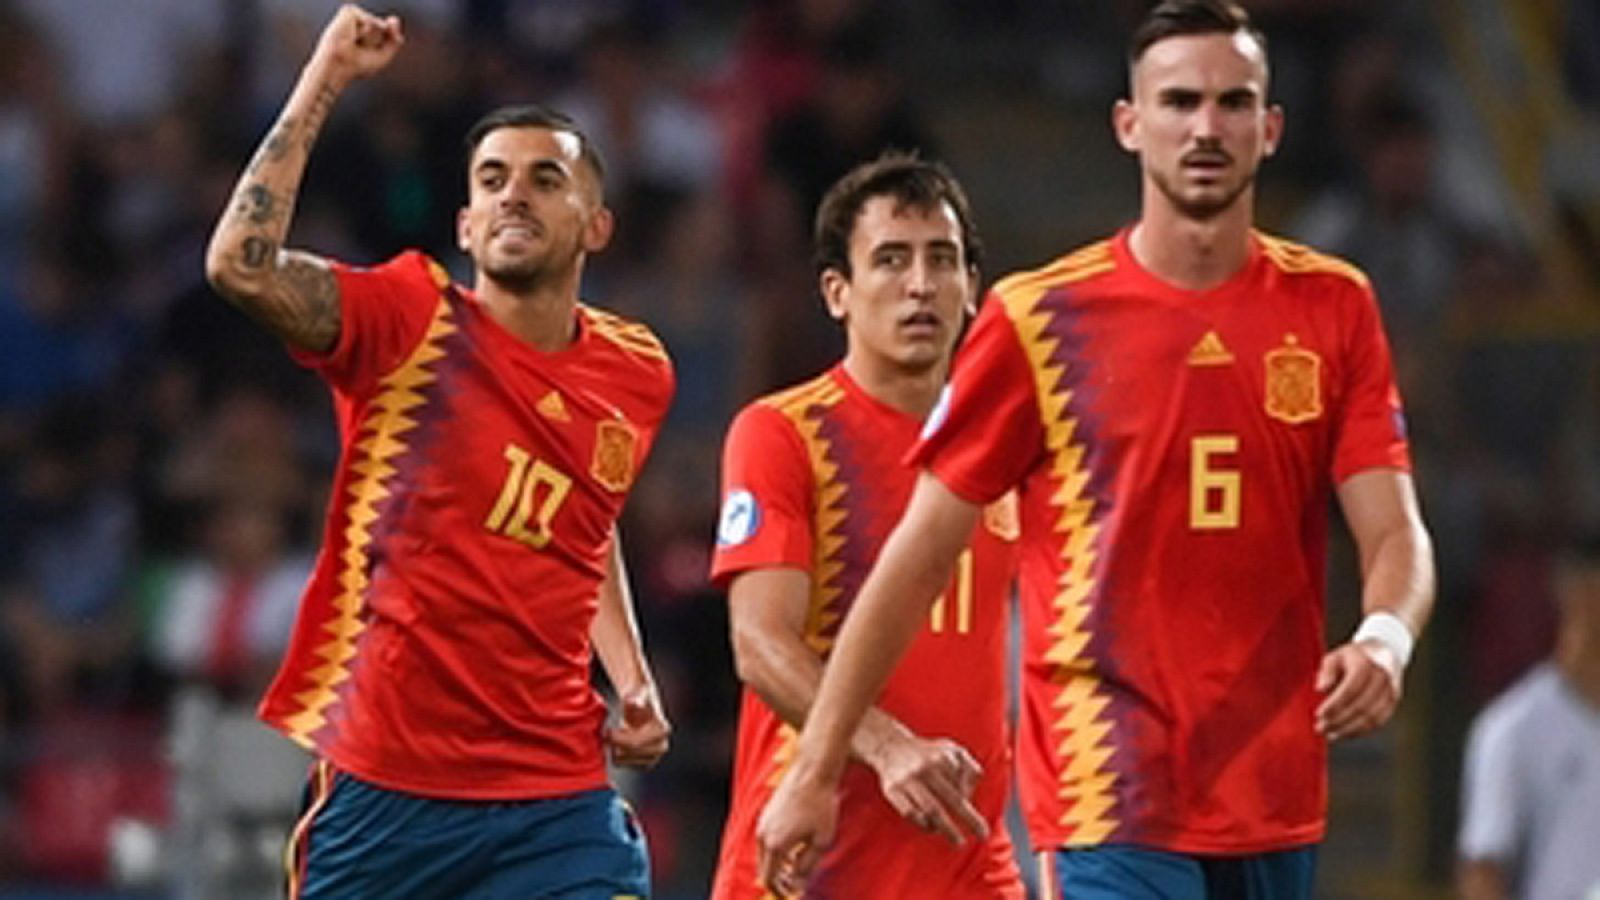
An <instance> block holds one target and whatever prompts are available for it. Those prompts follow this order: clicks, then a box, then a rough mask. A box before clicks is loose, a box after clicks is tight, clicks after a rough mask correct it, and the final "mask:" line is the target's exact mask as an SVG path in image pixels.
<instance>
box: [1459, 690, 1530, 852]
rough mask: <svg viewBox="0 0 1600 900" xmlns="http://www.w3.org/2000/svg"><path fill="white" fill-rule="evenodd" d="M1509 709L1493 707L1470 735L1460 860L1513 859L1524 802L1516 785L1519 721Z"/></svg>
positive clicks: (1463, 781) (1462, 814) (1464, 784)
mask: <svg viewBox="0 0 1600 900" xmlns="http://www.w3.org/2000/svg"><path fill="white" fill-rule="evenodd" d="M1507 712H1508V710H1506V709H1505V708H1504V707H1502V706H1499V705H1494V706H1490V707H1489V708H1488V709H1487V710H1486V711H1485V712H1484V713H1483V715H1481V716H1479V717H1478V721H1477V722H1476V723H1474V724H1473V726H1472V731H1471V733H1470V734H1469V735H1468V737H1467V751H1466V760H1465V764H1464V765H1463V767H1462V790H1461V832H1460V834H1459V836H1458V841H1457V843H1458V846H1457V852H1458V854H1459V855H1460V857H1461V858H1462V859H1475V860H1494V861H1499V862H1511V861H1512V858H1513V857H1514V856H1515V854H1516V848H1517V834H1518V831H1519V828H1520V824H1519V819H1520V817H1521V815H1522V813H1521V809H1522V806H1523V803H1522V800H1521V796H1520V791H1518V789H1517V780H1518V767H1517V759H1516V756H1517V754H1516V739H1517V724H1516V721H1515V719H1514V718H1513V717H1511V716H1510V715H1507Z"/></svg>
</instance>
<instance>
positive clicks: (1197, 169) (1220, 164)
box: [1179, 153, 1233, 177]
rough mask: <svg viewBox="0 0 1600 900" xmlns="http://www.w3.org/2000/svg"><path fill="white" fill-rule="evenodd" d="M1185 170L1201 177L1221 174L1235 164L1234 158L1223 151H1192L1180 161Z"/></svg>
mask: <svg viewBox="0 0 1600 900" xmlns="http://www.w3.org/2000/svg"><path fill="white" fill-rule="evenodd" d="M1179 165H1180V166H1182V167H1183V170H1184V171H1185V172H1189V173H1191V174H1194V175H1198V176H1201V177H1209V176H1213V175H1220V174H1222V173H1223V172H1226V171H1227V170H1228V167H1229V166H1231V165H1233V160H1232V158H1230V157H1229V156H1227V155H1226V154H1222V153H1191V154H1189V155H1188V156H1185V157H1184V158H1183V159H1182V160H1180V161H1179Z"/></svg>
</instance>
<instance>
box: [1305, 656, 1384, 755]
mask: <svg viewBox="0 0 1600 900" xmlns="http://www.w3.org/2000/svg"><path fill="white" fill-rule="evenodd" d="M1401 683H1402V682H1401V671H1400V660H1398V659H1397V658H1395V655H1394V651H1393V650H1390V649H1389V648H1388V646H1386V645H1385V644H1384V643H1383V642H1382V641H1376V640H1366V641H1361V642H1359V643H1349V644H1343V645H1341V646H1338V647H1335V648H1333V649H1332V650H1330V651H1328V653H1327V655H1326V656H1324V657H1322V668H1321V670H1320V671H1318V672H1317V691H1318V692H1319V693H1322V694H1325V695H1326V696H1324V697H1323V698H1322V703H1321V704H1319V705H1318V706H1317V721H1316V726H1317V733H1318V734H1321V735H1323V736H1325V737H1327V739H1328V740H1330V741H1337V740H1342V739H1344V738H1351V737H1360V736H1361V735H1363V734H1367V733H1368V732H1371V731H1373V730H1375V729H1377V728H1379V727H1381V726H1382V725H1383V724H1384V723H1385V722H1387V721H1389V718H1390V717H1391V716H1393V715H1394V709H1395V707H1396V706H1397V705H1398V704H1399V703H1400V689H1401Z"/></svg>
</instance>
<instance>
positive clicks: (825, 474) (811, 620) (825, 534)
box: [771, 375, 847, 654]
mask: <svg viewBox="0 0 1600 900" xmlns="http://www.w3.org/2000/svg"><path fill="white" fill-rule="evenodd" d="M842 399H844V389H843V388H841V387H839V386H838V385H837V384H835V383H834V381H833V379H832V378H831V377H829V376H827V375H824V376H822V377H821V378H817V379H813V380H812V381H810V382H809V383H807V384H803V385H801V386H799V387H797V388H794V389H792V390H790V391H786V392H784V393H782V394H779V395H777V396H775V397H773V398H772V400H771V402H772V405H773V406H775V407H777V408H778V410H779V411H780V412H782V413H783V414H784V415H786V416H788V417H789V421H791V422H793V423H794V426H795V429H796V430H797V431H799V432H800V439H801V441H802V442H803V443H804V444H805V447H806V451H807V452H808V453H810V455H811V473H812V478H813V481H814V483H815V484H816V485H817V486H818V487H819V488H820V490H819V491H818V492H817V508H816V511H815V513H814V514H813V515H814V520H813V528H814V533H815V534H816V546H815V547H814V548H813V549H812V560H813V570H812V573H811V579H812V580H811V608H810V609H809V610H808V611H807V612H806V631H805V633H806V643H808V644H809V645H810V646H811V649H813V650H815V651H816V652H817V653H819V654H825V653H827V652H828V651H829V650H830V649H832V647H833V638H832V637H830V636H829V635H828V632H829V631H830V629H832V627H833V626H834V625H835V624H837V623H838V621H839V619H840V618H841V616H840V614H839V611H838V610H837V609H836V608H835V606H834V602H835V601H836V600H838V599H839V595H840V593H842V591H843V589H842V588H840V587H839V586H838V584H837V583H836V581H837V579H838V577H839V573H841V572H843V571H844V562H843V561H842V560H840V559H839V550H840V548H842V547H843V546H844V535H842V534H840V533H839V527H840V526H841V525H843V524H844V519H845V509H844V498H845V494H846V493H847V490H846V487H845V485H844V484H842V483H841V482H839V481H838V475H839V467H838V466H837V465H835V464H834V463H833V462H832V461H831V460H830V459H829V458H828V451H829V450H830V449H832V447H831V445H830V444H829V442H828V440H827V439H826V438H824V437H822V435H821V430H822V423H821V421H819V420H818V419H816V418H814V417H812V416H809V415H807V414H806V413H807V412H808V411H809V410H810V409H812V408H814V407H817V406H824V407H827V406H832V405H834V404H835V403H838V402H839V401H840V400H842Z"/></svg>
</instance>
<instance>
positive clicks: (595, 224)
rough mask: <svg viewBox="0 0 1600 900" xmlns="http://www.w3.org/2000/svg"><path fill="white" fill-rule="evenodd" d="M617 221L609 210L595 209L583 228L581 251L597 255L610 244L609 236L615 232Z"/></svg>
mask: <svg viewBox="0 0 1600 900" xmlns="http://www.w3.org/2000/svg"><path fill="white" fill-rule="evenodd" d="M616 227H617V220H616V217H615V216H613V215H612V214H611V210H610V208H608V207H605V206H599V207H596V208H595V211H594V213H593V214H592V215H590V216H589V221H588V222H585V223H584V226H583V250H584V252H585V253H598V252H599V251H601V250H604V249H605V246H606V245H607V244H609V243H611V235H612V233H613V232H614V231H616Z"/></svg>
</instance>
